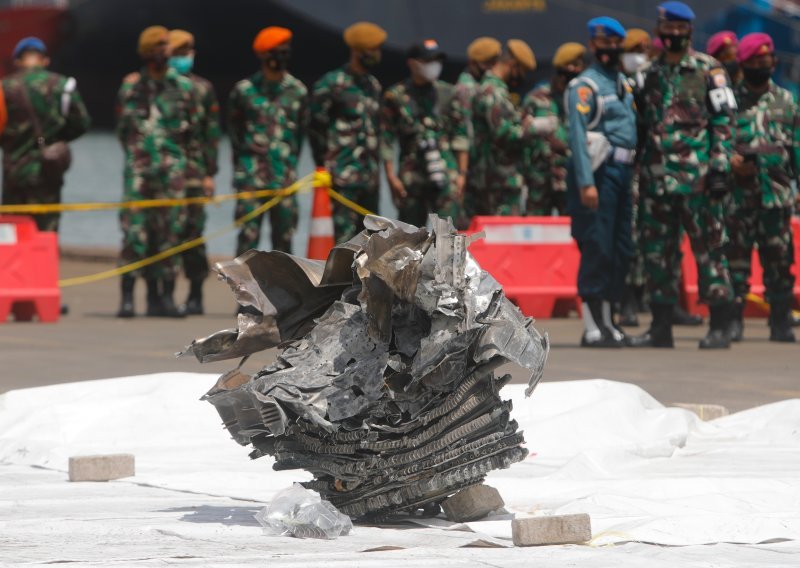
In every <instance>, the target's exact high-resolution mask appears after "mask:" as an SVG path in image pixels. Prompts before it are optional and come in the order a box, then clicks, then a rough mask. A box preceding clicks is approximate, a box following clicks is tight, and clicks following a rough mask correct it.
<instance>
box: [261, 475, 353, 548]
mask: <svg viewBox="0 0 800 568" xmlns="http://www.w3.org/2000/svg"><path fill="white" fill-rule="evenodd" d="M256 520H257V521H258V522H259V523H260V524H261V526H262V527H264V533H265V534H274V535H280V536H295V537H297V538H327V539H334V538H336V537H338V536H340V535H346V534H349V533H350V530H351V529H352V528H353V523H352V521H350V517H348V516H347V515H344V514H342V513H340V512H339V510H338V509H337V508H336V507H334V506H333V505H331V503H330V502H329V501H323V500H322V499H321V498H320V496H319V495H318V494H317V493H315V492H313V491H309V490H308V489H306V488H305V487H303V486H302V485H300V484H299V483H295V484H293V485H292V486H291V487H289V488H287V489H284V490H283V491H279V492H278V494H277V495H275V498H274V499H273V500H272V501H271V502H270V504H269V505H267V506H266V507H264V508H263V509H261V510H260V511H259V512H258V513H256Z"/></svg>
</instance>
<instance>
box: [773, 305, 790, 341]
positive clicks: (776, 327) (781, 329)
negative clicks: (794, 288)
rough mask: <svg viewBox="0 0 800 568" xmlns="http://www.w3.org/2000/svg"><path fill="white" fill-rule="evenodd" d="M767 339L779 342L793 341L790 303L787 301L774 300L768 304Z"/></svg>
mask: <svg viewBox="0 0 800 568" xmlns="http://www.w3.org/2000/svg"><path fill="white" fill-rule="evenodd" d="M769 340H770V341H777V342H780V343H794V342H795V341H796V340H795V337H794V331H793V330H792V305H791V303H789V302H775V303H774V304H772V305H771V306H770V319H769Z"/></svg>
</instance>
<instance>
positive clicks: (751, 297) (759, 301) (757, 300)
mask: <svg viewBox="0 0 800 568" xmlns="http://www.w3.org/2000/svg"><path fill="white" fill-rule="evenodd" d="M747 301H748V302H752V303H754V304H755V305H756V306H758V307H759V308H760V309H762V310H764V311H765V312H767V313H769V304H768V303H767V302H766V301H765V300H764V298H762V297H761V296H757V295H756V294H753V293H752V292H750V293H749V294H747ZM792 315H793V316H794V317H796V318H797V317H800V311H798V310H793V311H792Z"/></svg>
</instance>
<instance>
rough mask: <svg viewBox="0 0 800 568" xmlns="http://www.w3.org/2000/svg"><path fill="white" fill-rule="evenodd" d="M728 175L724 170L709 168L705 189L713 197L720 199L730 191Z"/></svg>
mask: <svg viewBox="0 0 800 568" xmlns="http://www.w3.org/2000/svg"><path fill="white" fill-rule="evenodd" d="M729 185H730V176H729V175H728V174H727V173H726V172H719V171H716V170H709V172H708V173H707V174H706V191H708V194H709V195H710V196H711V197H712V198H714V199H722V198H723V197H725V195H727V193H728V191H730V187H729Z"/></svg>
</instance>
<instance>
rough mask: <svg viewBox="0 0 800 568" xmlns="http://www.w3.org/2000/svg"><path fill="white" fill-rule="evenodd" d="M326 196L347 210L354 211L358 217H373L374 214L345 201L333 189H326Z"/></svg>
mask: <svg viewBox="0 0 800 568" xmlns="http://www.w3.org/2000/svg"><path fill="white" fill-rule="evenodd" d="M323 187H324V186H323ZM328 195H330V196H331V197H332V198H333V199H335V200H336V201H338V202H339V203H341V204H342V205H344V206H345V207H348V208H350V209H352V210H353V211H355V212H356V213H358V214H359V215H374V213H373V212H372V211H370V210H369V209H367V208H365V207H362V206H361V205H359V204H358V203H356V202H355V201H352V200H350V199H347V198H346V197H345V196H344V195H342V194H341V193H339V192H338V191H336V190H334V189H331V188H330V187H328Z"/></svg>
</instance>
